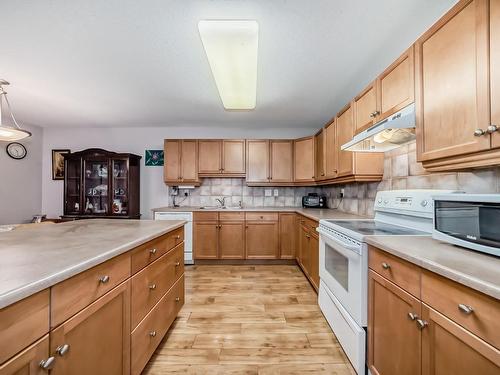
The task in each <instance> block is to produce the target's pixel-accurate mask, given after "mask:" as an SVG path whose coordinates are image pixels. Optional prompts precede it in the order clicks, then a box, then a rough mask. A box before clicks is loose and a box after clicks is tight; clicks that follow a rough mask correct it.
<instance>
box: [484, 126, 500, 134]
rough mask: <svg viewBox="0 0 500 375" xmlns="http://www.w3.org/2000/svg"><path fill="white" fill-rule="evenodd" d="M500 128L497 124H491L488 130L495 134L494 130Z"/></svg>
mask: <svg viewBox="0 0 500 375" xmlns="http://www.w3.org/2000/svg"><path fill="white" fill-rule="evenodd" d="M499 129H500V127H498V126H496V125H490V126H488V127H487V128H486V131H487V132H488V133H490V134H493V133H494V132H496V131H498V130H499Z"/></svg>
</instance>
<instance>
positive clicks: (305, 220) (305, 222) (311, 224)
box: [299, 216, 319, 231]
mask: <svg viewBox="0 0 500 375" xmlns="http://www.w3.org/2000/svg"><path fill="white" fill-rule="evenodd" d="M299 223H300V224H302V225H304V226H305V227H307V228H308V229H309V230H313V231H315V230H316V228H317V227H318V225H319V223H318V222H317V221H315V220H311V219H308V218H306V217H304V216H299Z"/></svg>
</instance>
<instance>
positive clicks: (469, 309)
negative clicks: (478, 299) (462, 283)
mask: <svg viewBox="0 0 500 375" xmlns="http://www.w3.org/2000/svg"><path fill="white" fill-rule="evenodd" d="M458 309H459V310H460V311H461V312H463V313H464V314H466V315H469V314H472V313H473V312H474V309H473V308H472V306H469V305H464V304H463V303H459V304H458Z"/></svg>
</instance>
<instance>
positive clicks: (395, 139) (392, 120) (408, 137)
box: [340, 104, 415, 152]
mask: <svg viewBox="0 0 500 375" xmlns="http://www.w3.org/2000/svg"><path fill="white" fill-rule="evenodd" d="M414 139H415V104H410V105H408V106H407V107H405V108H403V109H402V110H401V111H399V112H397V113H395V114H394V115H392V116H390V117H387V118H386V119H384V120H382V121H379V122H377V123H376V124H375V125H373V126H371V127H370V128H368V129H366V130H365V131H363V132H361V133H359V134H357V135H355V136H354V138H353V139H352V140H351V141H350V142H347V143H346V144H343V145H342V146H341V147H340V148H341V150H345V151H363V152H386V151H389V150H392V149H394V148H397V147H400V146H402V145H404V144H406V143H408V142H410V141H413V140H414Z"/></svg>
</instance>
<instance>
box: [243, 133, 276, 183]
mask: <svg viewBox="0 0 500 375" xmlns="http://www.w3.org/2000/svg"><path fill="white" fill-rule="evenodd" d="M269 177H270V176H269V141H266V140H249V141H247V182H268V181H269Z"/></svg>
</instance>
